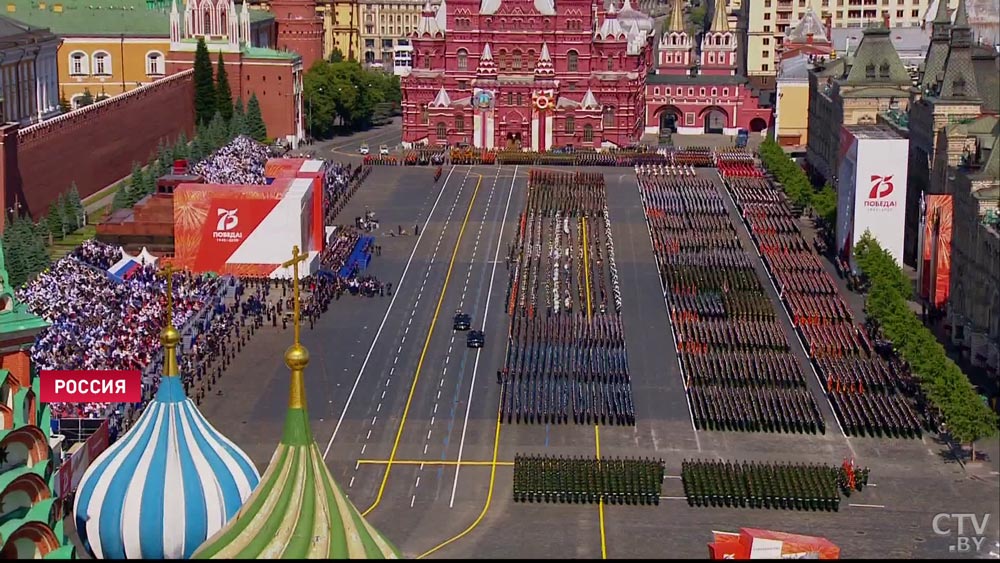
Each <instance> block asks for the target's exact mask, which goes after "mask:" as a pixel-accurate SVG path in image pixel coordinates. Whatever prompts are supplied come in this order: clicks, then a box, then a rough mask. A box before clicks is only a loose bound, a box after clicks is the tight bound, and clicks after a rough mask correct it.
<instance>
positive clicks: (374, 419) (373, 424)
mask: <svg viewBox="0 0 1000 563" xmlns="http://www.w3.org/2000/svg"><path fill="white" fill-rule="evenodd" d="M376 420H378V415H375V416H373V417H372V426H375V421H376Z"/></svg>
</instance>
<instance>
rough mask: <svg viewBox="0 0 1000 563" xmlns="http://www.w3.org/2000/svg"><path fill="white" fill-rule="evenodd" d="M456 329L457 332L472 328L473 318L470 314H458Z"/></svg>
mask: <svg viewBox="0 0 1000 563" xmlns="http://www.w3.org/2000/svg"><path fill="white" fill-rule="evenodd" d="M454 328H455V330H469V329H470V328H472V317H471V316H469V314H468V313H463V312H461V311H458V312H456V313H455V325H454Z"/></svg>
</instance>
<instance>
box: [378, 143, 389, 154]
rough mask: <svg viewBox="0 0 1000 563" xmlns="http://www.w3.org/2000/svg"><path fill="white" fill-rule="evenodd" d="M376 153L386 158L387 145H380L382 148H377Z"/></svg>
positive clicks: (387, 152)
mask: <svg viewBox="0 0 1000 563" xmlns="http://www.w3.org/2000/svg"><path fill="white" fill-rule="evenodd" d="M378 153H379V154H380V155H382V156H388V154H389V145H382V146H380V147H379V148H378Z"/></svg>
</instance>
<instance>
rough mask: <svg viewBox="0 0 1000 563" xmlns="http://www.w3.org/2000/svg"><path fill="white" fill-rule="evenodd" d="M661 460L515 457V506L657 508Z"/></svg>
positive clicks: (661, 467)
mask: <svg viewBox="0 0 1000 563" xmlns="http://www.w3.org/2000/svg"><path fill="white" fill-rule="evenodd" d="M664 468H665V465H664V463H663V460H662V459H661V460H652V459H648V458H646V459H637V458H635V459H633V458H625V459H619V458H615V459H595V458H583V457H573V458H564V457H562V456H559V457H553V456H545V455H520V454H518V455H516V456H514V501H515V502H571V503H594V502H599V501H601V500H603V501H604V502H606V503H612V504H647V505H648V504H659V503H660V494H661V491H662V490H663V475H664Z"/></svg>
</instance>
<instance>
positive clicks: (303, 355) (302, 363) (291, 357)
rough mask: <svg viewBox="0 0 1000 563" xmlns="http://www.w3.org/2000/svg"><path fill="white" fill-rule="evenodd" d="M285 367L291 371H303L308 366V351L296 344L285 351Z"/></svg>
mask: <svg viewBox="0 0 1000 563" xmlns="http://www.w3.org/2000/svg"><path fill="white" fill-rule="evenodd" d="M285 365H286V366H288V369H290V370H292V371H297V370H303V369H305V368H306V366H307V365H309V350H306V347H305V346H303V345H301V344H299V343H298V342H296V343H295V344H292V345H291V346H289V347H288V350H286V351H285Z"/></svg>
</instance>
